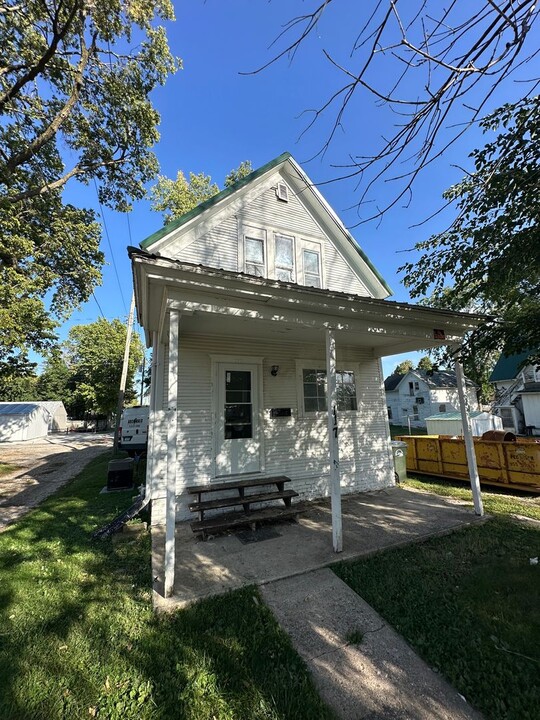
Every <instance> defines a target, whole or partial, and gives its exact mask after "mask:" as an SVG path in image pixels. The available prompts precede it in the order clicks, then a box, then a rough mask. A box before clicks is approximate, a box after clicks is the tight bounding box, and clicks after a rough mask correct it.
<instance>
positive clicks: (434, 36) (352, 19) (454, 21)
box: [255, 0, 539, 221]
mask: <svg viewBox="0 0 540 720" xmlns="http://www.w3.org/2000/svg"><path fill="white" fill-rule="evenodd" d="M305 7H306V11H305V13H304V14H302V15H298V16H296V17H293V18H291V19H289V21H288V22H286V23H285V25H284V28H283V30H282V31H281V32H280V33H279V35H278V36H277V37H276V38H275V40H274V42H273V43H272V46H271V47H272V52H273V54H272V56H271V58H270V60H269V61H268V62H267V63H266V64H264V65H263V66H262V67H260V68H259V69H257V70H255V72H256V73H257V72H261V71H262V70H264V69H265V68H267V67H268V66H269V65H272V64H273V63H276V62H278V61H279V60H282V59H284V58H288V59H289V60H294V58H295V56H296V55H297V53H300V52H304V53H306V52H311V53H314V52H317V48H320V50H319V52H320V54H321V56H322V58H324V60H325V62H326V63H328V64H329V66H330V68H331V69H332V70H333V77H334V78H335V83H334V86H333V88H332V89H331V91H330V92H329V93H328V94H327V95H326V96H325V97H324V98H323V99H322V100H321V101H320V104H319V105H318V106H317V107H315V108H313V109H309V110H307V111H306V113H307V114H308V116H310V120H309V121H308V124H307V126H306V128H305V130H304V132H306V131H308V130H309V129H311V128H312V127H313V126H314V125H315V124H317V125H318V126H322V128H323V131H324V133H325V140H324V141H323V142H322V144H321V145H320V146H319V150H318V152H317V153H316V154H317V155H320V154H324V153H325V152H326V151H327V150H329V148H330V147H331V145H332V143H333V140H334V138H335V136H336V134H337V133H338V131H341V130H345V131H347V130H349V131H350V130H352V131H353V133H352V134H353V135H354V136H356V137H357V136H358V130H359V128H360V127H361V125H362V122H363V116H364V113H365V106H366V104H367V103H369V104H370V105H371V106H372V107H374V108H378V110H379V113H380V115H379V116H378V117H379V118H380V119H379V124H378V126H379V127H386V125H385V123H386V122H387V121H388V119H389V118H390V121H389V122H392V123H393V128H392V129H390V130H389V131H388V133H386V134H384V135H383V134H381V137H380V139H379V143H378V145H377V146H376V148H375V150H371V148H370V149H369V150H368V151H367V152H366V151H365V150H364V149H363V148H360V147H351V149H350V154H349V156H348V157H347V158H344V159H343V161H342V162H340V164H338V165H336V168H337V169H338V177H336V178H334V180H336V179H343V178H355V179H356V180H357V181H358V186H359V193H358V208H359V209H360V208H361V206H362V205H363V204H364V203H366V202H371V201H373V196H372V192H371V191H372V190H376V189H377V187H379V185H378V183H379V182H380V181H383V180H384V181H386V182H388V181H395V183H396V184H395V186H394V187H395V191H394V193H393V195H392V196H391V199H390V200H389V201H388V202H387V203H386V204H385V205H382V206H380V205H378V204H376V205H370V206H369V207H370V209H369V210H368V211H367V212H366V213H365V215H366V216H365V217H363V221H367V220H370V219H373V218H379V217H381V216H382V215H384V213H385V212H387V211H388V210H389V209H390V208H391V207H393V206H394V205H396V204H397V203H398V202H399V201H401V200H405V201H408V200H409V199H410V197H411V193H412V188H413V185H414V182H415V180H416V178H417V177H418V175H419V174H420V173H421V172H422V171H423V169H424V168H426V167H427V166H428V165H430V164H431V163H432V162H433V161H434V160H436V159H437V158H439V157H441V156H442V155H443V154H444V153H445V151H446V150H447V149H448V147H449V146H450V145H452V143H453V142H455V140H456V139H457V138H458V137H460V136H461V135H462V134H463V133H464V132H466V130H467V128H468V127H469V126H470V125H471V124H473V123H475V122H477V121H478V119H479V118H481V117H482V115H483V114H484V113H485V112H486V111H487V110H488V108H489V104H488V103H489V100H490V98H491V97H492V96H493V94H494V92H495V91H496V89H497V88H498V86H499V85H500V84H501V83H503V82H504V81H505V80H506V79H507V78H508V77H509V75H510V73H512V72H514V71H515V70H517V69H518V68H521V67H522V66H524V65H526V64H527V62H528V60H530V59H531V58H532V57H534V56H535V55H536V54H537V52H538V43H537V42H535V41H534V32H533V28H534V26H535V23H537V20H538V13H539V10H538V9H537V7H536V5H535V2H534V0H523V2H518V3H511V2H504V3H502V2H498V1H497V0H476V1H475V2H472V3H467V4H466V3H459V2H450V3H449V4H442V3H441V2H440V1H439V0H416V1H415V2H410V1H409V2H399V0H378V1H377V2H373V3H356V4H354V13H352V11H351V12H350V15H349V14H348V11H347V8H346V7H345V6H344V4H343V3H340V2H339V0H307V1H306V2H305ZM352 7H353V6H351V8H352ZM332 13H333V15H334V18H336V17H337V18H338V21H339V22H340V23H341V25H342V26H343V27H344V28H350V31H349V35H348V41H347V40H344V39H343V37H341V36H340V38H339V41H337V40H335V33H331V32H327V31H326V25H325V22H326V18H327V16H329V15H331V14H332ZM346 32H347V31H346V30H345V36H346ZM334 40H335V41H334ZM532 75H533V77H532V79H531V82H530V83H529V84H528V85H526V86H525V87H524V90H523V93H524V95H526V94H527V92H529V91H530V89H531V87H534V86H535V85H536V83H537V82H538V80H537V78H535V77H534V73H532ZM521 79H523V78H521ZM458 123H459V124H458ZM362 136H363V134H362ZM329 182H331V181H329Z"/></svg>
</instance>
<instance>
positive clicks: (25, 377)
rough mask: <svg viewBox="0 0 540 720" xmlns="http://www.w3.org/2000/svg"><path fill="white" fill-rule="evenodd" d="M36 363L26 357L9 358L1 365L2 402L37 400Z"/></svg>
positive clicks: (0, 398)
mask: <svg viewBox="0 0 540 720" xmlns="http://www.w3.org/2000/svg"><path fill="white" fill-rule="evenodd" d="M36 383H37V377H36V363H33V362H30V361H29V360H28V358H27V357H26V356H24V355H14V356H12V357H8V358H7V359H6V360H5V362H3V363H0V402H22V401H24V400H35V399H36V398H35V395H36V390H35V388H36Z"/></svg>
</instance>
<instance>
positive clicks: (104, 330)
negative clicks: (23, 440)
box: [64, 318, 144, 415]
mask: <svg viewBox="0 0 540 720" xmlns="http://www.w3.org/2000/svg"><path fill="white" fill-rule="evenodd" d="M126 333H127V329H126V326H125V325H124V324H123V323H122V322H121V321H120V320H117V319H115V320H112V321H110V322H109V321H108V320H105V319H104V318H100V319H99V320H96V322H94V323H90V324H89V325H75V326H74V327H72V328H71V330H70V331H69V337H68V340H67V341H66V342H65V343H64V349H65V353H66V362H67V365H68V367H69V370H70V372H71V379H70V386H71V387H72V390H73V394H72V404H73V405H75V406H78V407H79V410H81V409H84V411H86V412H98V413H103V414H105V415H110V414H111V413H112V412H114V411H115V409H116V403H117V400H118V389H119V387H120V378H121V375H122V361H123V356H124V347H125V343H126ZM143 353H144V350H143V347H142V343H141V340H140V338H139V336H138V335H137V334H136V333H134V334H133V335H132V339H131V346H130V354H129V364H128V374H127V384H126V396H125V398H126V402H127V403H129V402H130V401H131V400H132V399H134V398H135V395H136V393H135V390H134V388H133V379H134V376H135V372H136V370H137V368H138V367H139V365H140V364H141V362H142V357H143Z"/></svg>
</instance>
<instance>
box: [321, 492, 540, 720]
mask: <svg viewBox="0 0 540 720" xmlns="http://www.w3.org/2000/svg"><path fill="white" fill-rule="evenodd" d="M407 484H408V485H409V486H412V487H416V488H417V487H422V488H423V489H425V490H430V491H432V492H433V491H434V492H438V493H439V494H444V495H451V496H454V497H458V498H462V499H466V500H470V498H471V492H470V489H469V490H468V491H467V489H466V487H465V486H464V485H456V484H453V483H450V482H445V481H439V480H438V479H434V478H429V479H426V480H414V479H410V480H409V481H408V483H407ZM483 497H484V505H485V508H486V511H488V512H489V513H492V514H494V515H495V516H496V517H495V518H494V519H492V520H490V521H489V522H486V523H484V524H482V525H479V526H475V527H470V528H467V529H465V530H462V531H459V532H455V533H453V534H451V535H447V536H444V537H440V538H434V539H432V540H428V541H427V542H424V543H421V544H416V545H410V546H408V547H405V548H401V549H397V550H391V551H387V552H385V553H381V554H380V555H377V556H373V557H370V558H367V559H364V560H361V561H357V562H352V563H342V564H340V565H338V566H336V567H335V568H334V569H335V572H336V573H337V574H338V575H339V577H341V578H342V579H343V580H344V581H345V582H346V583H348V584H349V585H350V586H351V587H352V588H353V589H354V590H355V591H356V592H358V594H359V595H361V596H362V597H363V598H364V599H365V600H366V601H367V602H368V603H370V604H371V605H372V606H373V607H375V608H376V609H377V610H378V612H380V613H381V615H382V616H383V617H384V618H386V620H387V621H388V622H389V623H390V624H391V625H393V626H394V627H395V628H396V630H397V631H398V632H399V633H400V634H401V635H403V637H405V639H406V640H407V641H408V642H409V643H410V644H411V645H412V646H413V647H414V648H415V649H416V650H417V651H418V653H419V654H420V655H421V656H422V657H423V658H424V659H425V660H426V661H427V663H428V664H429V665H430V666H431V667H434V668H436V669H437V670H438V671H439V672H441V673H442V674H443V675H444V676H445V677H446V678H447V679H448V680H449V681H450V682H451V683H452V685H454V687H455V688H456V689H457V690H458V691H459V692H460V693H461V694H462V695H464V696H465V697H466V698H467V700H468V701H469V702H471V703H472V704H473V705H474V706H476V707H477V708H478V709H479V710H481V711H482V712H483V713H484V714H485V716H486V718H490V720H528V719H529V720H532V719H533V718H538V708H539V707H540V691H539V685H538V676H539V672H540V565H531V564H530V562H529V559H530V558H534V557H537V556H538V555H540V526H538V525H535V524H534V523H523V522H521V523H520V522H517V521H514V520H512V519H511V518H510V517H509V514H510V513H517V514H520V515H526V516H529V517H533V518H534V517H536V518H538V519H540V504H539V501H538V499H533V498H530V497H517V496H505V495H504V494H503V493H500V492H487V493H486V492H484V493H483ZM471 504H472V501H471Z"/></svg>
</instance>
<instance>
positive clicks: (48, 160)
mask: <svg viewBox="0 0 540 720" xmlns="http://www.w3.org/2000/svg"><path fill="white" fill-rule="evenodd" d="M172 18H173V9H172V5H171V3H170V1H169V0H139V1H138V2H135V3H134V2H129V1H128V0H114V1H113V0H103V1H100V2H99V3H89V2H86V0H60V1H58V0H28V1H27V2H19V1H18V0H6V2H5V3H4V5H3V12H2V15H1V18H0V46H1V47H2V67H1V68H0V114H1V116H2V122H1V124H0V238H1V241H0V307H1V308H2V310H1V311H0V327H1V328H2V330H1V331H0V355H1V356H3V357H8V356H9V355H13V354H14V353H15V354H16V349H17V348H18V349H20V350H22V351H23V353H24V352H25V351H26V350H27V349H28V348H33V349H34V350H37V351H43V350H45V349H47V348H48V347H50V346H51V345H52V343H53V340H54V328H55V326H56V320H57V319H59V318H62V317H65V316H66V315H68V314H69V312H70V311H71V310H72V309H73V308H74V307H76V306H77V305H78V304H80V303H81V302H83V301H85V300H86V299H88V297H89V296H90V293H91V292H92V289H93V288H94V287H95V285H96V284H97V283H99V281H100V268H101V266H102V264H103V255H102V254H101V253H100V252H99V249H98V248H99V239H100V228H99V225H98V224H97V222H96V218H95V215H94V213H93V212H92V211H90V210H85V209H82V208H76V207H74V206H73V205H70V204H68V203H65V202H64V200H63V198H62V189H63V188H64V186H65V185H66V183H67V182H68V181H69V180H71V179H73V178H76V179H78V180H79V181H80V182H82V183H84V184H86V185H88V184H89V183H91V182H95V183H96V186H97V187H98V195H99V199H100V202H101V203H103V204H105V205H107V206H109V207H111V208H114V209H116V210H128V209H129V207H130V202H131V201H132V200H134V199H138V198H142V197H144V194H145V187H144V186H145V183H147V182H148V181H149V180H151V179H152V178H154V177H155V175H156V173H157V160H156V157H155V155H154V154H153V152H152V151H151V147H152V146H153V145H154V144H155V142H156V141H157V140H158V138H159V134H158V131H157V126H158V124H159V116H158V114H157V112H156V111H155V109H154V108H153V106H152V104H151V102H150V100H149V94H150V92H151V91H152V90H153V89H154V88H155V87H156V86H157V85H161V84H163V83H164V82H165V79H166V77H167V76H168V75H169V74H170V73H172V72H174V71H175V70H176V69H177V67H178V61H177V60H175V59H174V58H173V57H172V55H171V53H170V51H169V48H168V45H167V39H166V35H165V30H164V28H163V27H162V26H161V25H159V22H160V21H162V20H167V19H172ZM156 20H157V23H156ZM49 300H50V307H49ZM49 311H50V312H49Z"/></svg>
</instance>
